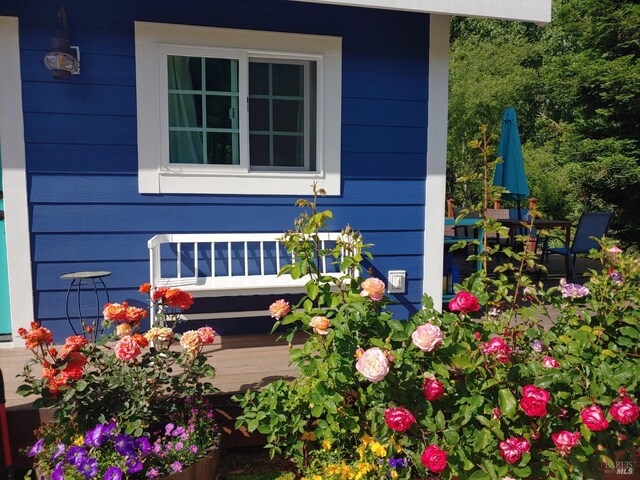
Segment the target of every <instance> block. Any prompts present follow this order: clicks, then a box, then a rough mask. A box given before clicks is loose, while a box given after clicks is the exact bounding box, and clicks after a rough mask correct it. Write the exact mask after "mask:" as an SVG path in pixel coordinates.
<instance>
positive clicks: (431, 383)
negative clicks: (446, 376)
mask: <svg viewBox="0 0 640 480" xmlns="http://www.w3.org/2000/svg"><path fill="white" fill-rule="evenodd" d="M422 392H423V393H424V398H425V399H426V400H428V401H429V402H434V401H436V400H438V399H439V398H440V397H442V396H443V395H444V384H443V383H442V382H440V381H438V380H436V379H435V378H427V379H426V380H425V381H424V386H423V387H422Z"/></svg>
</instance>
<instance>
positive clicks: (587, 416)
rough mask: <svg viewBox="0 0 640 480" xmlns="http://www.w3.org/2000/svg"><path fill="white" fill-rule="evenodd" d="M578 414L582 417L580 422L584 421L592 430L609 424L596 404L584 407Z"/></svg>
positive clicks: (594, 430) (595, 430) (603, 427)
mask: <svg viewBox="0 0 640 480" xmlns="http://www.w3.org/2000/svg"><path fill="white" fill-rule="evenodd" d="M580 416H581V417H582V423H584V424H585V425H586V426H587V428H588V429H589V430H591V431H592V432H597V431H598V430H604V429H605V428H607V427H608V426H609V422H607V419H606V418H604V414H603V413H602V410H600V407H599V406H598V405H593V406H591V407H589V408H585V409H584V410H582V412H580Z"/></svg>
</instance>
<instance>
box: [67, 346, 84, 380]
mask: <svg viewBox="0 0 640 480" xmlns="http://www.w3.org/2000/svg"><path fill="white" fill-rule="evenodd" d="M86 364H87V357H85V356H84V355H83V354H82V353H80V352H71V353H70V354H69V361H68V362H67V366H66V367H65V368H64V369H63V370H62V372H61V374H62V378H63V379H64V381H65V384H66V382H67V380H69V379H72V380H80V379H81V378H82V375H83V374H84V366H85V365H86Z"/></svg>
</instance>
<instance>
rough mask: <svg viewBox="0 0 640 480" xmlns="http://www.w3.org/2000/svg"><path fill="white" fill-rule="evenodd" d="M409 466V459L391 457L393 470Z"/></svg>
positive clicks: (390, 462)
mask: <svg viewBox="0 0 640 480" xmlns="http://www.w3.org/2000/svg"><path fill="white" fill-rule="evenodd" d="M407 465H409V459H408V458H407V457H401V458H394V457H391V458H390V459H389V466H390V467H391V468H403V467H406V466H407Z"/></svg>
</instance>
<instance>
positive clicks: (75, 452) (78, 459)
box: [67, 445, 87, 467]
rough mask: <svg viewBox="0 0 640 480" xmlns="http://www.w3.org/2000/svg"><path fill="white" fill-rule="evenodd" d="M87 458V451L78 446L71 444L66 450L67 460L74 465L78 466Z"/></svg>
mask: <svg viewBox="0 0 640 480" xmlns="http://www.w3.org/2000/svg"><path fill="white" fill-rule="evenodd" d="M85 458H87V451H86V450H85V449H84V448H82V447H78V446H75V445H74V446H73V447H71V448H70V449H69V451H68V452H67V462H69V464H70V465H73V466H74V467H78V466H79V465H80V464H81V463H82V461H83V460H84V459H85Z"/></svg>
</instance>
